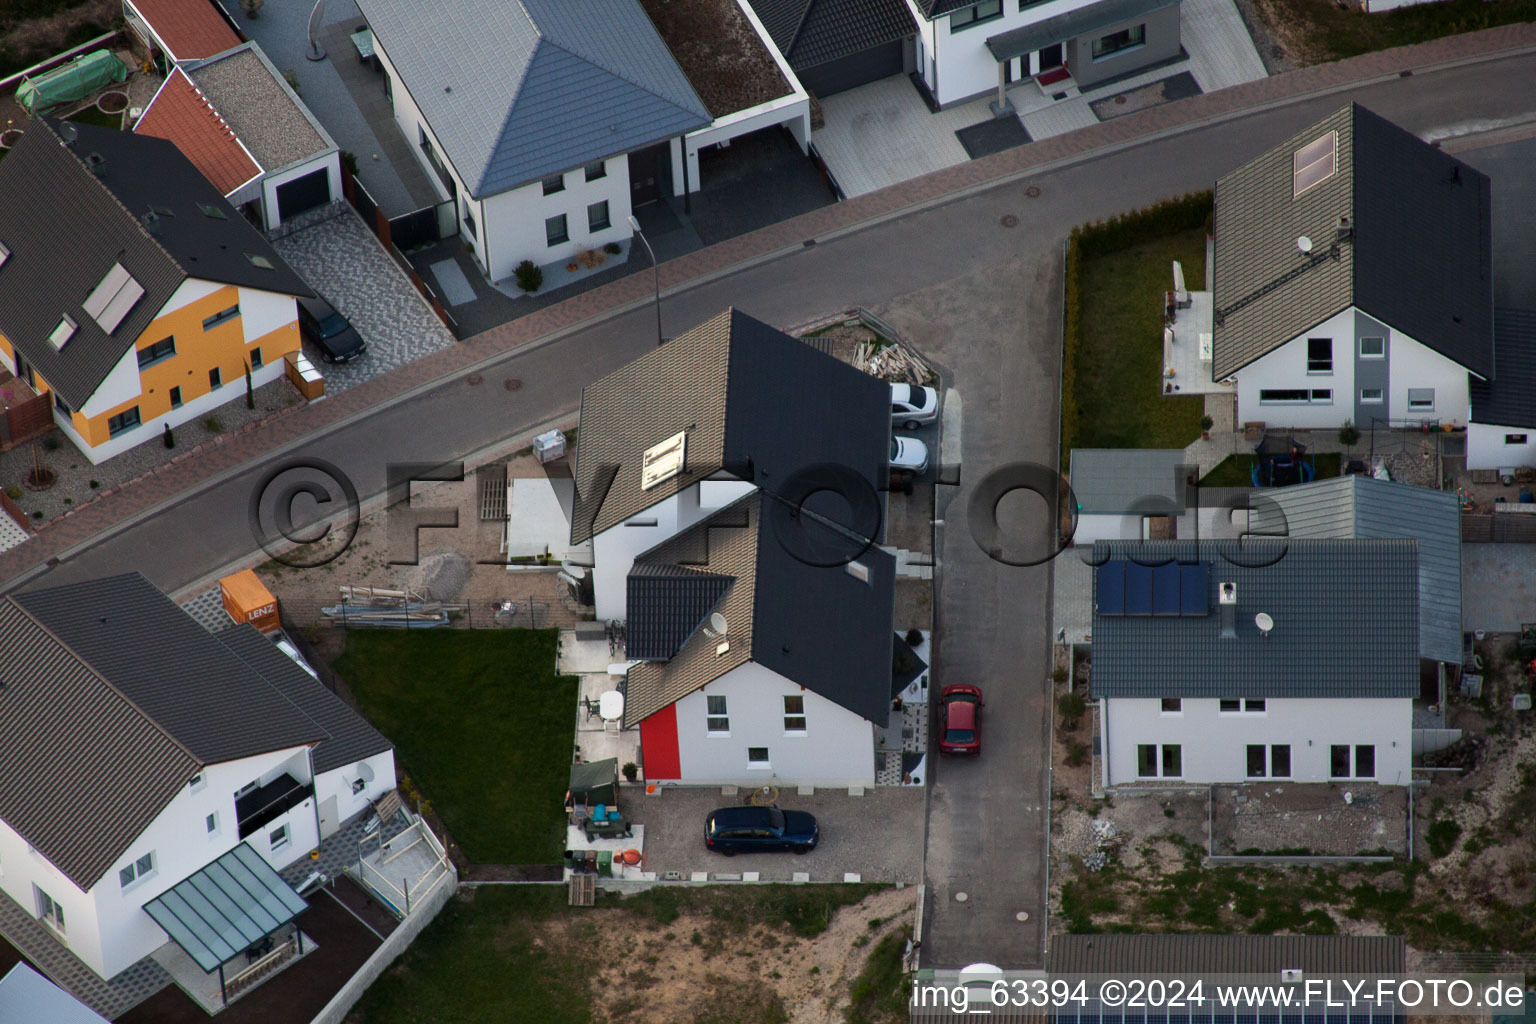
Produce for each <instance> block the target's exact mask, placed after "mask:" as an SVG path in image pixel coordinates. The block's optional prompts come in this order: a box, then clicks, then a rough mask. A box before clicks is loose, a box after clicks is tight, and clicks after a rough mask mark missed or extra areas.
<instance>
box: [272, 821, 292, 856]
mask: <svg viewBox="0 0 1536 1024" xmlns="http://www.w3.org/2000/svg"><path fill="white" fill-rule="evenodd" d="M291 839H292V837H291V836H289V834H288V826H287V825H279V826H278V827H277V828H275V829H273V830H272V831H271V832H270V833H269V834H268V835H267V845H268V846H270V847H271V848H272V852H273V853H276V852H277V851H278V850H281V849H282V848H283V847H285V846H287V845H288V843H289V842H290V840H291Z"/></svg>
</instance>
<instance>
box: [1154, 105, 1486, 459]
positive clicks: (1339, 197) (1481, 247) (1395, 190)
mask: <svg viewBox="0 0 1536 1024" xmlns="http://www.w3.org/2000/svg"><path fill="white" fill-rule="evenodd" d="M1489 201H1490V191H1489V182H1488V178H1487V176H1486V175H1484V174H1482V173H1480V172H1478V171H1476V170H1474V169H1472V168H1471V167H1469V166H1468V165H1466V164H1464V163H1462V162H1461V161H1460V160H1458V159H1456V158H1455V157H1454V156H1451V155H1450V154H1448V153H1444V152H1442V151H1441V150H1439V149H1436V148H1435V147H1434V146H1431V145H1430V144H1428V143H1426V142H1424V141H1422V140H1421V139H1419V138H1417V137H1415V136H1414V135H1412V134H1411V133H1409V132H1407V131H1404V130H1403V129H1402V128H1399V127H1397V126H1396V125H1394V124H1392V123H1391V122H1389V121H1387V120H1385V119H1384V118H1382V117H1379V116H1378V115H1376V114H1373V113H1372V112H1370V111H1369V110H1367V109H1365V108H1364V107H1361V106H1360V105H1359V104H1350V105H1349V106H1346V107H1343V108H1341V109H1339V110H1338V111H1335V112H1334V113H1333V114H1332V115H1330V116H1329V117H1327V118H1325V119H1323V120H1322V121H1320V122H1318V123H1317V124H1314V125H1313V126H1311V127H1310V128H1307V129H1306V130H1304V131H1302V132H1300V133H1298V134H1296V135H1295V136H1293V137H1291V138H1290V139H1287V140H1286V141H1285V142H1283V143H1281V144H1280V145H1278V146H1276V147H1275V148H1273V149H1271V150H1269V152H1267V153H1265V154H1264V155H1263V156H1260V157H1259V158H1257V159H1256V160H1253V161H1251V162H1249V163H1247V164H1245V165H1243V166H1242V167H1240V168H1238V169H1237V170H1236V171H1234V172H1232V173H1231V174H1229V175H1227V176H1226V177H1223V178H1222V179H1221V180H1220V181H1218V182H1217V183H1216V212H1215V242H1214V246H1213V250H1212V262H1213V268H1212V278H1213V286H1214V295H1213V296H1212V297H1211V302H1210V304H1209V305H1207V304H1206V303H1203V302H1196V301H1195V296H1193V295H1190V296H1189V297H1188V299H1187V300H1186V301H1187V302H1188V310H1189V312H1188V313H1181V312H1180V311H1179V310H1178V309H1177V308H1173V309H1172V310H1171V312H1173V314H1174V319H1175V322H1174V324H1173V327H1172V329H1171V331H1170V332H1169V334H1166V335H1165V349H1167V348H1169V345H1170V344H1171V345H1172V346H1174V347H1177V346H1180V345H1182V346H1184V347H1185V349H1186V355H1187V350H1188V348H1189V346H1192V345H1194V344H1196V341H1195V339H1194V337H1193V335H1195V334H1199V335H1201V336H1202V340H1201V342H1200V345H1201V349H1202V351H1201V352H1200V363H1199V364H1198V365H1199V366H1200V370H1199V371H1198V372H1195V371H1193V370H1191V372H1189V373H1184V374H1180V375H1179V376H1176V377H1174V378H1173V379H1172V380H1171V381H1169V382H1167V383H1166V385H1165V390H1173V389H1175V387H1176V388H1177V390H1179V391H1181V392H1183V393H1191V392H1200V391H1212V390H1227V391H1229V392H1230V391H1233V390H1234V389H1233V387H1232V385H1233V383H1235V396H1236V402H1237V422H1251V421H1258V422H1263V423H1265V424H1267V425H1269V426H1271V427H1287V428H1292V427H1294V428H1327V429H1331V428H1337V427H1341V426H1343V425H1344V424H1346V423H1354V424H1356V425H1358V426H1359V427H1360V429H1362V430H1369V429H1371V428H1373V427H1389V426H1390V427H1411V428H1414V429H1418V428H1420V427H1422V426H1431V427H1439V426H1452V425H1453V426H1456V427H1464V426H1466V424H1467V422H1468V420H1469V418H1470V415H1471V409H1470V404H1469V397H1470V383H1469V382H1470V381H1474V380H1482V381H1486V380H1489V379H1491V378H1492V377H1493V376H1494V369H1495V367H1494V343H1493V277H1492V272H1491V264H1492V247H1491V236H1490V230H1489ZM1181 287H1182V285H1176V288H1181ZM1181 304H1182V303H1180V302H1178V301H1175V302H1174V303H1172V304H1171V305H1173V306H1175V307H1177V306H1178V305H1181ZM1189 316H1196V317H1197V318H1202V317H1203V318H1204V319H1203V321H1202V322H1197V323H1193V324H1191V323H1188V322H1187V320H1188V318H1189ZM1207 335H1208V336H1209V350H1208V351H1206V345H1205V342H1204V336H1207ZM1178 362H1180V359H1179V357H1178V356H1177V355H1176V354H1173V353H1171V352H1170V354H1169V355H1168V364H1169V365H1170V366H1171V365H1174V364H1175V363H1178ZM1189 365H1191V366H1192V365H1194V364H1189Z"/></svg>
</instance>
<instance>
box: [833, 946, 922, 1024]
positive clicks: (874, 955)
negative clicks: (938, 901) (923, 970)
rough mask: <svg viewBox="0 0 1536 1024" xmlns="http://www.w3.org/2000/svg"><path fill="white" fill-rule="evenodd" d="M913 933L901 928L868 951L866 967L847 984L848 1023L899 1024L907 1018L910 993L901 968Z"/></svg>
mask: <svg viewBox="0 0 1536 1024" xmlns="http://www.w3.org/2000/svg"><path fill="white" fill-rule="evenodd" d="M909 937H910V932H909V930H908V929H906V928H898V929H896V930H895V931H893V932H891V933H890V934H888V935H886V936H885V937H884V938H883V939H881V940H880V941H879V942H877V943H875V948H874V949H872V950H870V951H869V959H868V960H866V961H865V964H864V969H863V970H862V971H860V972H859V976H858V977H857V978H854V979H853V981H852V982H851V983H850V984H849V986H848V994H849V997H850V998H851V1001H852V1004H851V1005H850V1006H849V1007H848V1024H881V1022H889V1024H897V1022H900V1021H905V1020H906V1019H907V1016H908V1013H909V1012H910V1011H909V1008H908V1003H909V1002H910V1000H911V995H910V993H909V992H908V990H907V979H906V977H905V975H904V974H903V972H902V969H901V956H902V953H904V952H905V951H906V948H907V939H908V938H909Z"/></svg>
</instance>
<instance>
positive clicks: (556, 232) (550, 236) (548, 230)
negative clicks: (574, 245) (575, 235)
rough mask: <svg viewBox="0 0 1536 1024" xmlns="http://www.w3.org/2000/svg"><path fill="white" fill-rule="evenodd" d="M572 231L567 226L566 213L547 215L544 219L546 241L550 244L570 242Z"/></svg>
mask: <svg viewBox="0 0 1536 1024" xmlns="http://www.w3.org/2000/svg"><path fill="white" fill-rule="evenodd" d="M570 240H571V233H570V231H569V230H568V229H567V228H566V226H565V214H563V213H562V214H560V215H559V216H556V217H547V218H545V220H544V241H545V243H546V244H548V245H559V244H560V243H561V242H569V241H570Z"/></svg>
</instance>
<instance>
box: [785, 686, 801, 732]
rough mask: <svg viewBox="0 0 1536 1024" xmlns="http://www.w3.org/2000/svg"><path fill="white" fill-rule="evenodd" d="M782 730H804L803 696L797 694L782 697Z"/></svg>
mask: <svg viewBox="0 0 1536 1024" xmlns="http://www.w3.org/2000/svg"><path fill="white" fill-rule="evenodd" d="M784 731H785V732H805V698H804V697H802V696H800V695H799V694H796V695H795V696H793V697H785V698H784Z"/></svg>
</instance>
